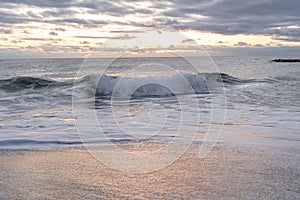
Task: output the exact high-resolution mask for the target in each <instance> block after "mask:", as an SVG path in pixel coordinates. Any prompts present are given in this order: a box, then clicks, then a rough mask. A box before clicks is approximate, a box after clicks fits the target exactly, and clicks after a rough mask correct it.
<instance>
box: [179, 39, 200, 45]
mask: <svg viewBox="0 0 300 200" xmlns="http://www.w3.org/2000/svg"><path fill="white" fill-rule="evenodd" d="M181 43H192V44H196V40H193V39H186V40H182V41H181Z"/></svg>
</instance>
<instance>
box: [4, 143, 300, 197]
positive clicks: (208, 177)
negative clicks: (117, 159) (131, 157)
mask: <svg viewBox="0 0 300 200" xmlns="http://www.w3.org/2000/svg"><path fill="white" fill-rule="evenodd" d="M126 148H130V146H129V147H128V146H127V147H126ZM198 150H199V144H193V145H192V146H191V148H190V149H189V150H188V151H187V152H186V153H185V154H184V155H183V156H182V157H181V158H180V159H178V160H177V161H176V162H175V163H173V164H172V165H170V166H167V167H165V168H163V169H161V170H158V171H154V172H150V173H144V174H131V173H125V172H120V171H117V170H114V169H110V168H108V167H106V166H105V165H103V164H102V163H101V162H99V161H98V160H96V159H94V158H93V157H92V156H91V154H89V153H88V151H87V150H86V149H85V148H84V147H75V148H63V149H55V150H24V151H21V150H18V151H16V150H2V151H0V199H300V189H299V188H300V181H299V180H300V159H299V158H300V148H298V147H297V146H291V147H288V146H281V147H276V146H263V145H253V146H251V145H247V146H243V145H236V144H235V145H233V144H226V145H225V144H217V145H216V146H215V148H214V149H213V151H212V152H210V153H209V154H208V155H207V156H206V157H205V158H203V159H199V158H198V157H197V155H198Z"/></svg>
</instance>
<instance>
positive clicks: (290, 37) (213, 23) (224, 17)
mask: <svg viewBox="0 0 300 200" xmlns="http://www.w3.org/2000/svg"><path fill="white" fill-rule="evenodd" d="M143 2H144V1H141V0H137V1H129V2H128V1H127V2H125V1H123V0H116V1H106V0H85V1H80V0H73V1H70V0H47V1H42V0H0V3H1V7H2V8H7V9H9V10H12V11H11V12H7V11H5V10H1V8H0V24H1V26H2V27H5V26H8V27H9V26H10V24H26V23H29V22H44V23H51V24H55V25H58V24H59V25H66V26H68V25H74V24H76V25H80V26H85V27H91V26H101V25H106V24H116V25H132V26H136V27H137V28H138V27H143V28H156V29H159V30H166V29H168V30H174V29H190V30H199V31H209V32H215V33H220V34H227V35H234V34H263V35H270V36H272V37H273V39H275V40H278V41H293V42H299V40H298V39H297V38H300V28H299V27H297V26H299V22H300V12H299V7H300V1H299V0H253V1H240V0H218V1H207V0H185V1H183V0H166V1H157V0H153V1H150V0H149V2H151V4H152V6H136V5H137V4H139V5H143ZM128 3H130V4H128ZM20 5H26V6H29V7H40V8H43V11H42V12H41V13H34V12H33V11H28V12H27V13H25V14H24V13H23V14H20V13H16V12H14V8H19V7H20ZM77 8H81V11H79V10H78V11H76V9H77ZM80 12H85V13H89V14H94V15H95V16H97V15H98V14H106V15H110V16H114V17H117V18H118V17H124V16H126V15H135V16H137V17H138V18H139V19H141V18H143V17H145V16H153V18H152V20H148V21H146V22H140V21H138V20H134V18H132V19H131V21H130V20H128V21H127V22H119V20H117V19H116V20H103V19H97V17H95V19H92V20H88V19H84V18H81V17H78V16H80V15H78V14H79V13H80ZM291 26H292V27H291ZM54 31H63V30H54ZM112 32H118V30H112ZM120 33H121V31H120ZM123 33H125V32H123ZM132 33H133V32H132Z"/></svg>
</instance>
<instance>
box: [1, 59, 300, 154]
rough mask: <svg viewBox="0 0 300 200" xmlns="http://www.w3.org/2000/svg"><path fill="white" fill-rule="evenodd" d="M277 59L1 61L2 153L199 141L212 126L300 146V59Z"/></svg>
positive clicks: (248, 139)
mask: <svg viewBox="0 0 300 200" xmlns="http://www.w3.org/2000/svg"><path fill="white" fill-rule="evenodd" d="M273 58H274V57H265V56H257V57H229V56H228V57H211V58H210V60H209V61H207V60H205V61H203V60H202V61H203V62H201V58H200V59H199V58H188V59H182V58H173V57H169V58H165V57H159V58H153V57H152V58H118V59H108V58H101V59H93V58H91V59H83V58H68V59H62V58H59V59H5V60H0V149H32V148H34V149H35V148H38V149H41V148H49V147H50V148H56V147H63V146H72V145H81V144H83V143H91V144H98V143H106V142H108V141H109V142H116V143H120V142H123V143H124V142H125V143H126V142H135V141H145V142H147V141H152V140H155V141H161V142H164V141H166V142H168V141H172V140H176V141H178V142H181V141H191V140H193V141H195V142H201V141H203V140H204V139H205V136H206V135H207V134H210V132H211V131H212V130H214V129H218V130H216V131H219V133H220V135H217V136H218V137H216V138H213V140H216V139H218V141H214V142H225V143H226V142H227V143H228V142H234V143H242V144H253V143H260V144H273V145H298V143H299V141H300V131H299V130H300V125H299V124H300V123H299V121H300V120H299V119H300V118H299V114H300V98H299V97H300V93H299V89H300V63H274V62H270V60H272V59H273ZM200 62H201V67H198V68H197V67H195V66H194V65H195V63H196V64H197V63H200ZM212 65H213V66H212ZM74 104H75V105H74ZM82 105H84V106H83V107H81V106H82ZM192 105H193V106H192ZM195 105H196V106H195ZM80 109H83V110H82V111H80ZM216 110H217V111H218V112H216V113H218V115H220V116H219V118H218V119H215V116H216V114H214V112H215V111H216ZM85 111H86V112H89V111H92V113H94V117H93V118H92V119H91V120H94V121H96V122H95V123H91V124H89V122H88V120H87V119H85V118H84V117H85V116H84V115H83V116H80V114H81V113H84V112H85ZM82 121H85V122H87V124H86V126H94V127H92V129H94V130H95V131H94V132H89V131H88V129H84V128H83V129H81V130H78V124H79V125H80V123H81V122H82ZM76 124H77V126H76ZM195 127H196V129H195ZM89 128H91V127H89ZM79 129H80V128H79ZM85 130H87V131H85ZM89 130H90V129H89ZM97 130H98V131H99V135H95V132H97ZM194 130H195V132H194Z"/></svg>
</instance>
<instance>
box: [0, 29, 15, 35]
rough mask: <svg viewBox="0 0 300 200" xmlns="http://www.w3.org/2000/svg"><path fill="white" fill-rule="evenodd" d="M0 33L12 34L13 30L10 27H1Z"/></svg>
mask: <svg viewBox="0 0 300 200" xmlns="http://www.w3.org/2000/svg"><path fill="white" fill-rule="evenodd" d="M0 33H4V34H12V33H13V31H12V30H11V29H3V28H1V29H0Z"/></svg>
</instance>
